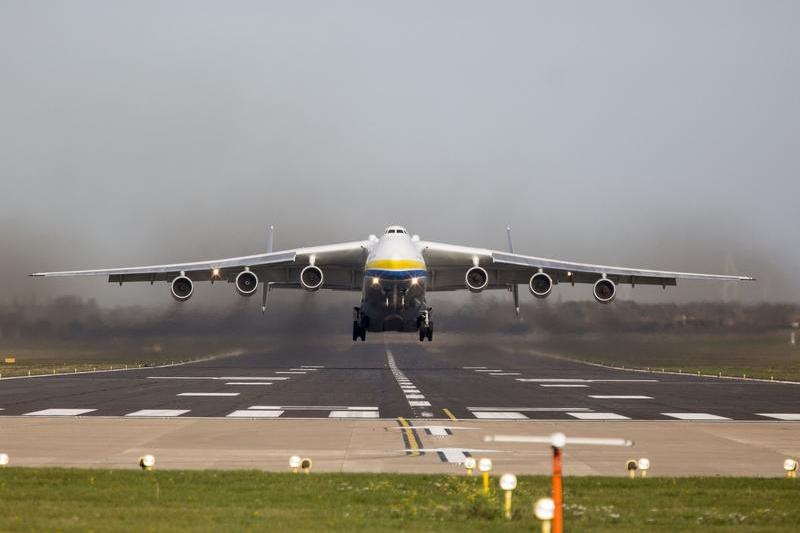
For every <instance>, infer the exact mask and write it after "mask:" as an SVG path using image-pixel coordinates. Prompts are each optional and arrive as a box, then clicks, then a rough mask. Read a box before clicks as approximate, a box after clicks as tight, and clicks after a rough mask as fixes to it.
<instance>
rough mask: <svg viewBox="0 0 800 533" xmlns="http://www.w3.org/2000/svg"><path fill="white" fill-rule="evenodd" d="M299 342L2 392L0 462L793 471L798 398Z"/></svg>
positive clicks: (771, 386)
mask: <svg viewBox="0 0 800 533" xmlns="http://www.w3.org/2000/svg"><path fill="white" fill-rule="evenodd" d="M441 337H443V340H441V341H440V340H438V339H437V342H434V343H427V342H426V343H419V342H418V341H417V340H416V339H413V338H412V337H411V336H408V335H402V334H386V335H384V336H380V335H372V336H371V338H370V340H369V342H366V343H351V342H350V341H349V339H344V338H335V339H330V338H326V339H318V338H303V339H298V340H297V342H292V343H287V342H285V341H282V342H280V343H275V344H266V345H265V346H264V348H263V350H251V351H249V352H245V353H241V354H240V355H234V356H228V357H220V358H216V359H210V360H205V361H198V362H194V363H189V364H182V365H176V366H167V367H161V368H144V369H136V370H127V371H126V370H121V371H117V370H115V371H103V372H91V373H84V374H67V375H56V376H46V377H37V378H21V379H16V378H12V379H2V380H0V451H3V452H5V453H8V454H9V455H10V456H11V457H12V462H13V464H16V465H21V466H74V467H87V466H88V467H104V468H106V467H115V468H136V463H137V458H138V457H139V455H141V454H143V453H154V454H155V455H156V456H157V458H158V461H159V468H210V467H213V468H260V469H269V470H279V471H280V470H284V469H286V460H287V458H288V457H289V455H292V454H300V455H307V456H309V457H312V458H313V459H314V461H315V465H316V467H315V468H316V469H317V470H323V471H352V472H450V473H457V472H460V470H458V468H460V467H459V465H461V464H462V463H463V461H464V459H465V458H466V457H468V456H488V457H492V458H493V459H494V460H495V463H496V464H497V467H498V468H503V469H507V471H514V472H517V473H538V474H545V473H547V472H548V469H549V450H548V448H547V446H531V445H514V444H500V443H494V444H488V443H486V442H484V437H485V436H487V435H496V434H515V435H549V434H551V433H552V432H555V431H562V432H565V433H567V434H568V435H571V436H591V437H624V438H627V439H631V440H634V441H635V443H636V444H635V447H634V448H633V449H629V448H604V449H602V450H600V449H597V448H582V447H580V446H578V447H571V448H569V449H567V450H566V456H565V457H566V466H565V471H566V472H567V474H570V475H575V474H578V475H581V474H607V475H625V471H624V469H623V465H624V462H625V460H626V459H628V458H630V457H641V456H645V457H649V458H650V460H651V462H652V463H653V465H657V470H656V467H655V466H654V471H656V472H658V473H660V474H674V475H703V474H705V475H723V474H726V475H759V476H761V475H782V470H781V465H782V463H783V460H784V459H785V458H786V457H797V456H799V455H800V439H798V436H800V385H797V384H785V383H770V382H759V381H746V380H732V379H718V378H711V377H697V376H688V375H670V374H661V373H647V372H633V371H624V370H616V369H610V368H604V367H598V366H592V365H588V364H584V363H578V362H572V361H568V360H564V359H560V358H557V357H552V356H548V355H544V354H536V353H535V352H532V351H530V350H528V349H526V348H525V347H524V344H523V345H520V343H519V342H515V343H511V342H508V343H505V342H502V337H500V336H495V337H491V338H463V337H460V336H451V337H449V338H448V337H447V336H444V335H442V336H441Z"/></svg>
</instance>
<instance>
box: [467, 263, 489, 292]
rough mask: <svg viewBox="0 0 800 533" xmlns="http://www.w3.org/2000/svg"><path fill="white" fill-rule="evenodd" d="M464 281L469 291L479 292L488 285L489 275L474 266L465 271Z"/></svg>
mask: <svg viewBox="0 0 800 533" xmlns="http://www.w3.org/2000/svg"><path fill="white" fill-rule="evenodd" d="M465 280H466V283H467V288H468V289H469V290H471V291H472V292H481V291H482V290H483V289H485V288H486V286H487V285H488V284H489V273H488V272H486V270H485V269H483V268H481V267H479V266H474V267H472V268H470V269H469V270H467V275H466V276H465Z"/></svg>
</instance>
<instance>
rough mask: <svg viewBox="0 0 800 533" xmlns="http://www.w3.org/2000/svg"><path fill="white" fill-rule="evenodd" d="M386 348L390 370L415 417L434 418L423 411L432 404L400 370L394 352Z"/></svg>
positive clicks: (431, 414) (430, 413)
mask: <svg viewBox="0 0 800 533" xmlns="http://www.w3.org/2000/svg"><path fill="white" fill-rule="evenodd" d="M384 346H385V349H386V362H387V364H388V365H389V370H391V372H392V375H393V376H394V379H395V381H397V384H398V386H399V387H400V390H402V391H403V395H404V396H405V398H406V401H407V402H408V406H409V407H411V409H412V411H413V412H414V415H415V416H422V417H423V418H433V413H432V412H431V411H429V410H427V409H423V408H425V407H430V406H431V402H429V401H427V400H426V399H425V395H424V394H422V392H420V390H419V388H418V387H416V386H414V384H413V383H412V382H411V380H410V379H408V377H407V376H406V375H405V374H404V373H403V371H402V370H400V368H399V367H398V366H397V361H395V359H394V354H392V351H391V350H390V349H389V346H388V345H386V344H385V345H384ZM420 409H423V410H420Z"/></svg>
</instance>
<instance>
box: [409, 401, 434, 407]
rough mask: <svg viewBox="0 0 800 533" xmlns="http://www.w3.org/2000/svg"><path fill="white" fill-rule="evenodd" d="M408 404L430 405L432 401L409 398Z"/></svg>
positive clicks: (417, 405)
mask: <svg viewBox="0 0 800 533" xmlns="http://www.w3.org/2000/svg"><path fill="white" fill-rule="evenodd" d="M408 405H410V406H411V407H430V406H431V402H428V401H423V400H409V402H408Z"/></svg>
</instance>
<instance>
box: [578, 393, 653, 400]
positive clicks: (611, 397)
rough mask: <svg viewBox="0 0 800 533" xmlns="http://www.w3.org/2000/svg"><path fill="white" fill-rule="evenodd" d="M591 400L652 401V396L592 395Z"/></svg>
mask: <svg viewBox="0 0 800 533" xmlns="http://www.w3.org/2000/svg"><path fill="white" fill-rule="evenodd" d="M589 398H595V399H598V400H652V399H653V397H652V396H641V395H636V394H629V395H624V394H590V395H589Z"/></svg>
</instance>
